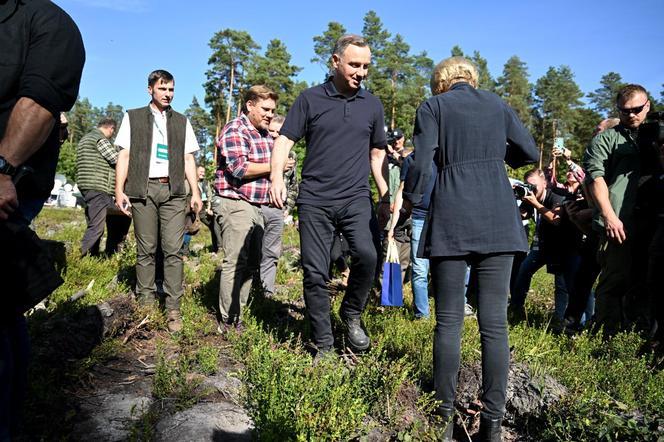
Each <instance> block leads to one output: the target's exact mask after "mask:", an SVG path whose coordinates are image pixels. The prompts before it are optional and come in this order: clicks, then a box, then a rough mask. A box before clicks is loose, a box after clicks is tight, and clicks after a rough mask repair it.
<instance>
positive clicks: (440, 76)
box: [431, 57, 478, 95]
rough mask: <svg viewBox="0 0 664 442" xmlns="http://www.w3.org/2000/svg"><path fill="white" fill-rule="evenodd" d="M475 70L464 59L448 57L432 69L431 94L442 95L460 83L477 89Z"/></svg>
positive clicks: (471, 64)
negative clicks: (462, 82) (465, 83)
mask: <svg viewBox="0 0 664 442" xmlns="http://www.w3.org/2000/svg"><path fill="white" fill-rule="evenodd" d="M477 76H478V75H477V68H476V67H475V65H474V64H473V63H472V62H471V61H470V60H468V59H467V58H464V57H450V58H446V59H445V60H443V61H441V62H440V63H438V64H437V65H436V67H435V68H433V74H431V93H432V94H434V95H438V94H442V93H443V92H447V90H448V89H449V88H450V87H451V86H452V85H453V84H454V83H459V82H461V81H465V82H467V83H470V85H471V86H473V87H475V88H476V87H477Z"/></svg>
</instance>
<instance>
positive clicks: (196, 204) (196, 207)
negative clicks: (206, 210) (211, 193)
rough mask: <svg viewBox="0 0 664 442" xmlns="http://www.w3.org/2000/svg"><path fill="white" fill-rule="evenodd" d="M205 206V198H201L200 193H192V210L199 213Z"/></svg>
mask: <svg viewBox="0 0 664 442" xmlns="http://www.w3.org/2000/svg"><path fill="white" fill-rule="evenodd" d="M202 208H203V200H201V196H200V195H198V194H195V195H192V196H191V210H192V212H194V213H198V212H200V211H201V209H202Z"/></svg>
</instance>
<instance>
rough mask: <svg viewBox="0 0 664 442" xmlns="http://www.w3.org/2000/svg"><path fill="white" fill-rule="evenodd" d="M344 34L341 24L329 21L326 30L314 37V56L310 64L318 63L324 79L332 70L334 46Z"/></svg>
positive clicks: (344, 30) (344, 29)
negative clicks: (323, 72)
mask: <svg viewBox="0 0 664 442" xmlns="http://www.w3.org/2000/svg"><path fill="white" fill-rule="evenodd" d="M344 34H346V28H344V26H343V25H342V24H341V23H338V22H335V21H331V22H329V23H328V24H327V30H326V31H325V32H323V34H322V35H316V36H314V38H313V40H314V53H315V54H316V55H315V56H314V57H313V58H312V59H311V62H312V63H318V64H319V65H320V66H321V68H322V69H323V70H324V71H325V77H327V76H328V75H329V73H330V69H331V68H332V64H331V61H332V53H333V52H334V45H336V43H337V40H339V38H341V37H342V36H343V35H344Z"/></svg>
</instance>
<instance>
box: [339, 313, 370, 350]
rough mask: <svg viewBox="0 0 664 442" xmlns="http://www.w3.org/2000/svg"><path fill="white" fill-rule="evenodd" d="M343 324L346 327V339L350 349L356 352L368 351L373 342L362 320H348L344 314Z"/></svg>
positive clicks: (342, 316) (342, 317)
mask: <svg viewBox="0 0 664 442" xmlns="http://www.w3.org/2000/svg"><path fill="white" fill-rule="evenodd" d="M341 322H342V324H343V325H344V329H345V331H346V339H347V340H348V343H349V344H350V347H351V348H352V349H353V350H355V351H365V350H367V349H368V348H369V345H370V344H371V341H370V340H369V335H368V334H367V332H366V330H365V329H364V326H363V325H362V320H361V319H360V318H347V317H345V316H344V315H343V314H342V315H341Z"/></svg>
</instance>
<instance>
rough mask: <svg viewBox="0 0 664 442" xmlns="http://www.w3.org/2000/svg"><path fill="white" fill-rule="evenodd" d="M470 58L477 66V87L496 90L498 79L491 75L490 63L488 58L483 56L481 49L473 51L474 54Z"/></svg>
mask: <svg viewBox="0 0 664 442" xmlns="http://www.w3.org/2000/svg"><path fill="white" fill-rule="evenodd" d="M470 60H471V61H472V62H473V63H475V66H476V67H477V88H478V89H484V90H485V91H491V92H495V91H496V81H495V80H494V79H493V77H492V76H491V72H489V64H488V62H487V61H486V58H484V57H482V56H481V55H480V52H479V51H473V56H472V58H470Z"/></svg>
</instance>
